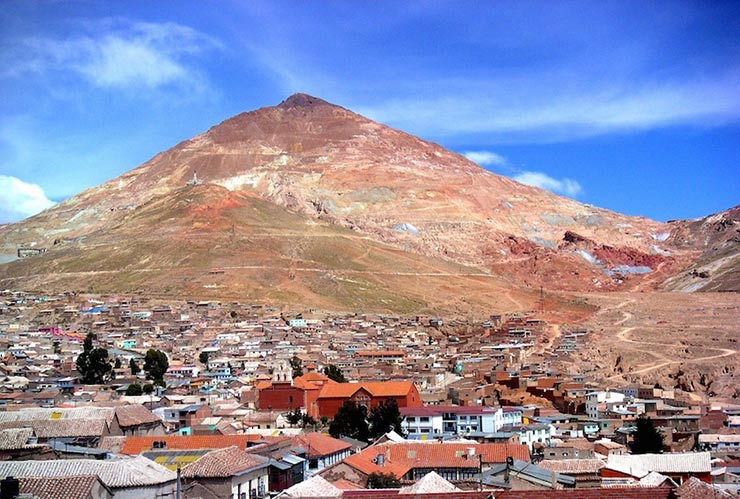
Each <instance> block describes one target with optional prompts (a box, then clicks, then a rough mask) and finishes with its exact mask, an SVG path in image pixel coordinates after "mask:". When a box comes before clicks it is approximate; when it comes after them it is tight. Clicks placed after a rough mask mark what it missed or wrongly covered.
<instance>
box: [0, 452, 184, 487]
mask: <svg viewBox="0 0 740 499" xmlns="http://www.w3.org/2000/svg"><path fill="white" fill-rule="evenodd" d="M81 475H97V476H99V477H100V480H101V481H102V482H103V483H104V484H105V485H107V486H108V487H112V488H121V487H140V486H143V485H158V484H162V483H169V482H173V481H174V480H175V479H176V478H177V475H176V474H175V473H173V472H172V471H170V470H168V469H167V468H165V467H164V466H160V465H159V464H157V463H155V462H154V461H150V460H149V459H147V458H145V457H143V456H139V457H135V458H129V459H110V460H105V461H98V460H95V459H69V460H65V459H59V460H49V461H0V476H3V477H6V476H14V477H18V478H22V477H60V476H65V477H75V476H81Z"/></svg>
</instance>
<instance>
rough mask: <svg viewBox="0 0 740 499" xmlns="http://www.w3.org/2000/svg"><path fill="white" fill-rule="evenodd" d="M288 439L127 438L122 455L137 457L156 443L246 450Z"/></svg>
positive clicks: (171, 446)
mask: <svg viewBox="0 0 740 499" xmlns="http://www.w3.org/2000/svg"><path fill="white" fill-rule="evenodd" d="M287 439H288V437H270V436H262V435H254V434H247V435H191V436H183V435H168V436H156V437H127V438H126V441H125V442H124V443H123V445H122V446H121V454H128V455H131V456H135V455H138V454H141V453H142V452H144V451H147V450H151V449H152V448H153V447H154V442H165V449H169V450H193V449H223V448H225V447H230V446H232V445H235V446H238V447H239V448H240V449H245V448H247V446H248V445H249V446H251V445H256V444H260V443H273V442H276V441H281V440H287Z"/></svg>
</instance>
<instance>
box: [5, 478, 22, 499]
mask: <svg viewBox="0 0 740 499" xmlns="http://www.w3.org/2000/svg"><path fill="white" fill-rule="evenodd" d="M20 488H21V484H20V482H19V481H18V479H17V478H13V477H12V476H9V477H7V478H5V479H4V480H3V481H2V482H0V499H16V497H18V496H19V495H20Z"/></svg>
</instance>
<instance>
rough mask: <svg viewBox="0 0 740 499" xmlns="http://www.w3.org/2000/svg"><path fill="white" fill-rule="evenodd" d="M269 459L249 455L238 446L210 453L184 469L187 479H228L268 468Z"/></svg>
mask: <svg viewBox="0 0 740 499" xmlns="http://www.w3.org/2000/svg"><path fill="white" fill-rule="evenodd" d="M268 461H269V459H268V458H266V457H262V456H256V455H253V454H248V453H247V452H245V451H244V450H242V449H240V448H239V447H237V446H236V445H233V446H231V447H226V448H225V449H218V450H214V451H211V452H209V453H208V454H206V455H204V456H203V457H201V458H200V459H198V460H197V461H195V462H194V463H191V464H188V465H187V466H185V467H184V468H183V469H182V476H184V477H185V478H228V477H231V476H233V475H236V474H239V473H243V472H245V471H247V470H252V469H254V468H259V467H266V466H267V465H268Z"/></svg>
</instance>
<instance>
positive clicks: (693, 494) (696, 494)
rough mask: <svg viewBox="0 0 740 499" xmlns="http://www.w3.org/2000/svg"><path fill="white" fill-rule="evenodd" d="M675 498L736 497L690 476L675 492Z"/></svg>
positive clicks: (718, 498) (715, 498) (721, 498)
mask: <svg viewBox="0 0 740 499" xmlns="http://www.w3.org/2000/svg"><path fill="white" fill-rule="evenodd" d="M676 497H678V498H679V499H725V498H730V497H736V496H734V495H733V494H730V493H729V492H725V491H724V490H720V489H717V488H715V487H712V486H711V485H709V484H708V483H704V482H702V481H701V480H699V479H698V478H696V477H693V476H692V477H691V478H689V479H688V480H686V481H685V482H684V483H682V484H681V486H680V487H679V488H678V489H677V490H676Z"/></svg>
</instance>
